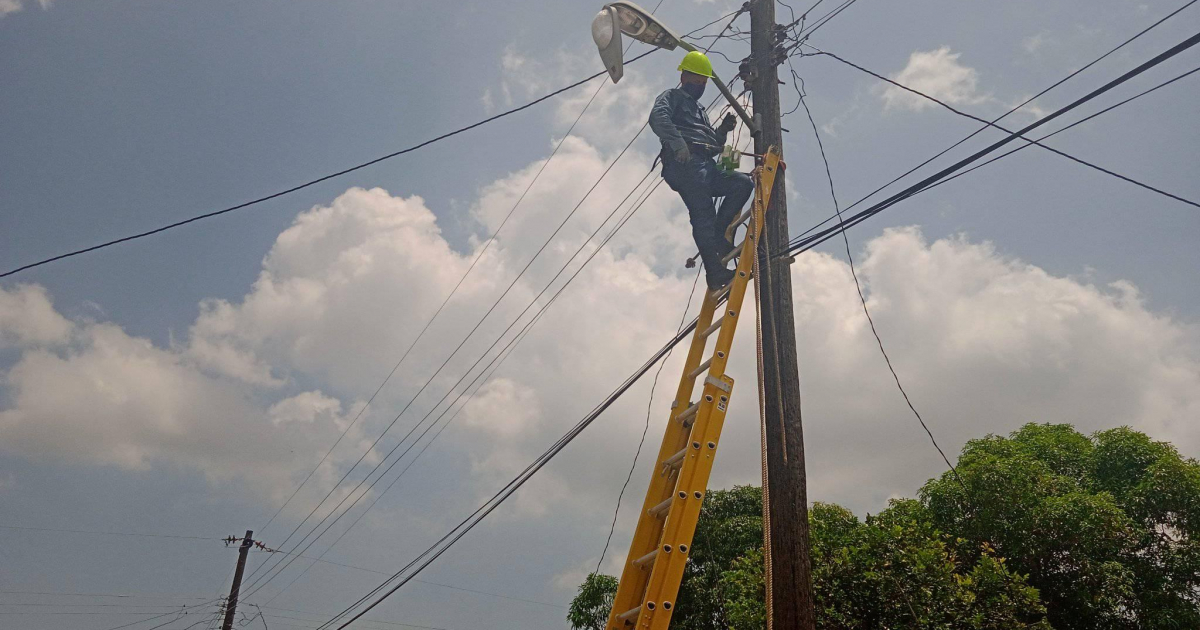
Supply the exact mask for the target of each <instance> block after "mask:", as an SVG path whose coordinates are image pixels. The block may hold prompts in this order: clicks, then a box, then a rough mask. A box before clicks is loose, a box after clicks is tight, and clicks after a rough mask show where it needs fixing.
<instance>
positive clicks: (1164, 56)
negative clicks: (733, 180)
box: [773, 33, 1200, 256]
mask: <svg viewBox="0 0 1200 630" xmlns="http://www.w3.org/2000/svg"><path fill="white" fill-rule="evenodd" d="M1197 43H1200V33H1197V34H1195V35H1192V36H1191V37H1189V38H1187V39H1185V40H1184V41H1182V42H1180V43H1178V44H1176V45H1175V46H1172V47H1171V48H1169V49H1167V50H1166V51H1164V52H1162V53H1159V54H1158V55H1156V56H1155V57H1153V58H1152V59H1150V60H1148V61H1145V62H1143V63H1142V64H1140V65H1138V66H1137V67H1135V68H1133V69H1132V70H1129V71H1127V72H1125V73H1124V74H1122V75H1121V76H1119V77H1117V78H1116V79H1113V80H1111V81H1109V82H1108V83H1105V84H1104V85H1102V86H1100V87H1099V88H1096V89H1095V90H1092V91H1091V92H1089V93H1087V94H1086V95H1084V96H1082V97H1080V98H1078V99H1076V100H1075V101H1073V102H1071V103H1070V104H1069V105H1066V106H1064V107H1062V108H1060V109H1058V110H1055V111H1054V112H1052V113H1051V114H1049V115H1047V116H1045V117H1044V118H1041V119H1039V120H1037V121H1034V122H1033V123H1030V124H1029V125H1026V126H1025V127H1023V128H1021V129H1020V130H1019V131H1017V132H1014V133H1012V134H1009V135H1008V136H1007V137H1005V138H1002V139H1000V140H998V141H996V142H995V143H993V144H991V145H988V146H987V147H985V148H983V149H980V150H979V151H976V152H975V153H973V154H971V155H970V156H968V157H966V158H963V159H962V160H959V161H958V162H955V163H954V164H952V165H951V166H948V167H946V168H944V169H942V170H940V171H938V172H937V173H935V174H933V175H930V176H929V177H926V178H925V179H923V180H921V181H920V182H918V183H916V184H914V185H912V186H909V187H908V188H906V189H904V190H902V191H901V192H899V193H896V194H894V195H892V196H891V197H888V198H887V199H885V200H883V201H882V202H879V203H877V204H875V205H873V206H871V207H869V208H867V209H866V210H862V211H860V212H858V213H857V214H855V215H854V216H852V217H850V219H849V220H848V221H846V222H844V223H842V222H839V225H838V226H835V227H833V228H827V229H825V230H822V231H820V232H817V233H815V234H812V235H810V236H807V237H805V238H802V239H800V240H798V241H793V242H792V244H790V245H789V246H788V247H787V248H785V249H784V250H783V251H781V252H777V253H775V254H773V255H776V256H786V255H788V254H791V253H793V252H798V251H800V250H802V249H803V250H806V249H808V248H809V245H810V244H815V243H817V242H818V241H823V240H825V239H827V238H829V237H830V235H832V234H836V232H837V230H839V229H843V228H844V227H853V226H854V225H856V224H858V223H861V222H862V221H864V220H866V219H867V218H870V217H871V216H874V215H875V214H878V213H879V212H882V211H883V210H885V209H887V208H889V207H891V206H892V205H895V204H896V203H899V202H900V201H903V200H905V199H907V198H908V197H911V196H913V195H914V194H917V193H919V192H920V191H921V190H923V189H925V188H928V187H930V185H931V184H934V183H935V182H937V181H939V180H942V179H945V178H946V177H948V176H949V175H952V174H953V173H954V172H956V171H959V170H961V169H962V168H963V167H965V166H968V165H970V164H971V163H972V162H975V161H977V160H978V159H979V158H981V157H983V156H985V155H987V154H989V153H991V152H993V151H995V150H996V149H999V148H1000V147H1002V146H1004V145H1006V144H1008V143H1009V142H1012V141H1013V140H1016V139H1017V138H1018V137H1019V136H1023V135H1025V134H1027V133H1028V132H1030V131H1032V130H1033V129H1036V128H1038V127H1040V126H1042V125H1044V124H1046V123H1048V122H1050V121H1052V120H1054V119H1056V118H1058V117H1059V116H1062V115H1063V114H1066V113H1067V112H1069V111H1071V110H1073V109H1075V108H1076V107H1079V106H1080V105H1083V104H1084V103H1087V102H1089V101H1091V100H1092V99H1094V98H1096V97H1098V96H1100V95H1101V94H1104V93H1106V92H1108V91H1109V90H1111V89H1113V88H1115V87H1117V86H1119V85H1121V84H1123V83H1125V82H1126V81H1128V80H1130V79H1132V78H1134V77H1136V76H1138V75H1140V74H1142V73H1143V72H1146V71H1147V70H1149V69H1151V68H1153V67H1155V66H1157V65H1159V64H1161V63H1163V62H1164V61H1167V60H1168V59H1171V58H1172V57H1174V56H1176V55H1178V54H1180V53H1182V52H1184V51H1186V50H1188V49H1189V48H1191V47H1193V46H1195V45H1196V44H1197ZM810 231H811V230H810Z"/></svg>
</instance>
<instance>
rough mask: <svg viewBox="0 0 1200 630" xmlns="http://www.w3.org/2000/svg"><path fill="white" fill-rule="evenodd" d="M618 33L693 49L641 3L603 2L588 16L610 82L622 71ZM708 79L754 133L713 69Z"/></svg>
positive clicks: (657, 44)
mask: <svg viewBox="0 0 1200 630" xmlns="http://www.w3.org/2000/svg"><path fill="white" fill-rule="evenodd" d="M622 33H624V34H626V35H628V36H630V37H632V38H634V39H636V40H638V41H640V42H645V43H647V44H650V45H651V46H654V47H657V48H663V49H666V50H675V48H677V47H678V48H682V49H684V50H687V51H689V52H692V51H696V50H697V49H696V47H695V46H693V45H691V44H689V43H687V42H685V41H683V38H681V37H680V36H678V35H676V34H675V33H674V32H673V31H672V30H671V29H669V28H667V26H666V25H665V24H663V23H662V22H659V21H658V19H657V18H655V17H654V14H652V13H650V12H649V11H647V10H645V9H643V8H642V7H639V6H638V5H636V4H634V3H632V2H627V1H626V0H618V1H617V2H612V3H609V4H606V5H604V8H603V9H601V10H600V13H597V14H596V17H595V18H594V19H593V20H592V40H593V41H595V42H596V47H597V48H598V49H599V50H600V60H601V61H603V62H604V68H605V69H606V70H608V76H609V77H611V78H612V81H613V83H616V82H618V81H620V80H621V77H622V76H623V75H624V67H625V61H624V53H625V51H624V49H623V48H622V45H621V34H622ZM712 80H713V83H714V84H715V85H716V86H717V89H718V90H720V91H721V95H722V96H724V97H725V100H727V101H729V104H730V105H732V106H733V110H734V111H735V112H737V115H738V117H739V118H741V119H742V122H743V123H745V124H746V127H748V128H749V129H750V132H751V133H753V134H757V133H758V126H757V125H755V124H754V121H753V120H752V119H751V118H750V115H749V114H747V113H746V110H745V109H744V108H743V107H742V104H741V103H739V102H738V101H737V99H736V98H734V96H733V94H732V93H730V91H729V88H728V87H727V86H726V85H725V83H724V82H722V81H721V80H720V79H718V78H717V75H716V73H715V72H714V73H713V77H712Z"/></svg>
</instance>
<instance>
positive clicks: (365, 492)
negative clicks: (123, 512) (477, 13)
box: [247, 8, 744, 599]
mask: <svg viewBox="0 0 1200 630" xmlns="http://www.w3.org/2000/svg"><path fill="white" fill-rule="evenodd" d="M743 10H744V8H743V9H739V10H738V11H735V12H733V13H732V14H729V15H728V16H724V17H729V16H732V19H731V20H730V22H729V24H727V25H726V27H725V29H723V30H722V32H721V34H724V33H725V31H726V30H728V29H729V28H730V27H731V26H732V24H733V21H734V20H736V19H737V17H738V16H739V15H740V14H741V13H742V11H743ZM702 28H703V27H702ZM697 30H698V29H697ZM693 32H695V31H693ZM721 34H719V35H721ZM715 43H716V41H714V42H713V44H715ZM710 48H711V45H710ZM593 98H594V96H593ZM714 102H715V101H714ZM580 116H582V112H581V114H580ZM645 128H646V125H643V126H642V128H641V129H640V130H639V131H638V134H637V135H635V136H634V138H633V139H631V140H630V142H629V143H628V144H627V145H626V146H625V148H624V149H622V151H621V153H620V154H618V155H617V157H616V158H615V159H614V160H613V162H612V163H611V164H610V165H609V167H608V169H606V170H605V171H604V173H603V174H601V176H600V178H599V179H598V180H597V181H596V183H595V184H593V186H592V188H591V189H589V191H588V192H587V194H585V196H584V199H581V200H580V202H579V204H577V205H576V207H575V208H574V209H573V210H572V212H571V214H569V215H568V216H567V218H566V219H564V221H563V223H562V224H560V225H559V228H558V229H557V230H555V232H554V233H553V234H551V235H550V237H549V238H548V239H547V241H546V243H544V244H543V246H542V248H541V249H539V250H538V252H537V253H535V255H534V259H536V258H537V256H538V255H540V254H541V252H542V251H543V250H544V249H545V247H546V246H547V245H548V244H549V242H550V241H551V240H552V239H553V238H554V237H555V236H556V235H557V234H558V231H559V230H561V228H562V227H563V225H565V224H566V222H567V220H569V219H570V217H571V215H573V214H574V212H575V211H576V210H578V209H579V206H580V205H582V203H583V202H584V200H586V199H587V197H588V196H590V194H591V193H592V191H594V190H595V188H596V186H598V185H599V183H600V181H601V180H603V179H604V177H605V175H607V174H608V172H609V170H611V169H612V167H613V166H615V164H616V162H617V161H618V160H620V159H621V157H622V156H623V155H624V153H625V152H626V151H627V150H628V149H629V147H630V146H632V144H633V143H634V142H635V141H636V140H637V138H638V137H639V136H640V134H641V133H642V132H643V131H644V130H645ZM643 179H644V178H643ZM635 188H636V187H635ZM626 198H627V199H628V196H627V197H626ZM619 207H620V204H618V208H619ZM615 211H616V209H614V212H615ZM610 217H611V214H610ZM601 225H603V223H602V224H601ZM597 229H599V228H597ZM593 236H594V233H593ZM589 240H590V238H589ZM587 242H588V241H585V242H584V245H581V249H580V250H579V251H582V247H583V246H585V245H586V243H587ZM577 254H578V252H577V253H576V255H577ZM573 258H574V256H572V258H570V259H568V261H567V264H569V263H570V261H571V260H573ZM589 260H590V258H589ZM532 263H533V260H530V262H529V264H528V265H526V267H525V269H523V270H522V272H521V274H519V275H518V276H517V278H516V279H514V280H513V283H512V284H510V285H509V287H508V289H506V290H505V292H504V294H502V295H501V296H500V298H498V299H497V301H496V303H495V304H493V306H492V309H489V311H488V312H487V313H485V315H484V317H483V318H481V319H480V321H479V323H478V324H476V327H475V328H474V329H472V331H471V332H470V333H468V335H467V338H464V340H463V342H462V343H460V344H459V347H458V348H456V350H455V352H454V353H452V354H451V356H450V357H448V358H447V359H446V361H445V362H444V363H443V364H442V366H441V367H439V369H438V371H437V372H435V373H434V375H433V376H431V377H430V379H429V380H428V381H426V383H425V385H423V386H422V388H421V390H418V392H417V393H416V394H414V396H413V398H412V399H410V401H409V403H408V404H406V405H405V407H404V409H402V410H401V412H400V414H398V415H397V417H396V419H394V420H393V421H392V423H391V424H390V425H389V426H388V429H385V431H384V433H385V434H386V433H387V431H388V430H390V428H391V426H392V425H394V424H395V422H396V421H397V420H399V417H400V415H403V413H404V412H405V411H406V410H407V409H408V406H409V405H411V404H412V401H413V400H415V399H416V397H417V396H419V395H420V393H421V392H422V391H423V390H424V388H425V386H427V385H428V384H429V383H430V382H432V380H433V378H435V377H436V376H437V374H438V373H440V371H441V369H442V368H444V367H445V366H446V364H447V363H448V362H449V361H450V359H452V358H453V356H454V355H455V354H456V353H457V351H458V349H461V347H462V345H463V344H465V343H466V341H467V339H469V338H470V336H471V335H472V334H473V333H474V332H475V331H476V330H477V329H478V327H479V325H481V324H482V322H483V321H484V319H486V318H487V316H488V315H489V314H490V313H491V312H492V310H493V309H494V308H495V307H496V305H498V304H499V302H500V300H502V299H503V298H504V297H505V295H507V293H508V291H509V290H511V289H512V287H513V286H514V285H515V284H516V282H517V280H519V279H520V277H521V276H522V275H523V274H524V273H525V271H526V270H528V268H529V265H532ZM585 264H586V263H585ZM565 268H566V265H564V266H563V268H562V269H560V271H559V274H561V273H562V271H563V270H565ZM559 274H556V275H555V277H554V279H552V280H551V284H552V283H553V281H554V280H555V279H557V278H558V275H559ZM549 286H550V284H547V285H546V288H544V289H543V291H542V292H543V293H544V292H545V290H546V289H548V288H549ZM541 295H542V294H541V293H539V296H538V297H537V298H534V302H536V300H537V299H538V298H540V296H541ZM534 302H531V303H530V305H529V306H527V307H526V310H525V311H523V312H522V314H521V315H518V317H517V318H516V319H514V320H513V322H512V323H511V324H510V325H509V328H508V329H506V330H505V332H504V333H501V335H500V337H498V338H497V339H496V341H495V342H493V344H492V346H491V347H489V349H488V350H485V351H484V353H483V355H481V356H480V358H479V359H477V360H476V362H475V363H474V364H473V365H472V366H471V367H470V368H468V369H467V371H466V372H465V373H464V375H463V377H462V378H460V379H459V382H458V383H456V384H455V385H454V386H452V387H451V388H450V389H449V390H448V391H447V393H446V395H444V396H443V398H442V400H441V401H439V402H438V403H437V404H435V405H434V406H433V408H431V410H430V412H429V413H428V414H426V416H425V418H422V419H421V420H420V421H418V423H417V424H415V425H414V426H413V428H412V429H410V430H409V432H408V434H406V435H405V436H404V437H403V438H401V440H400V442H398V443H397V444H396V446H395V447H393V449H392V450H391V451H390V452H389V453H388V454H387V455H385V456H384V458H383V459H382V460H380V462H379V463H378V464H377V465H376V466H375V468H374V469H373V470H372V471H371V472H369V473H368V474H367V476H366V477H364V478H363V480H362V481H360V482H359V484H358V486H356V487H355V488H354V490H351V492H350V493H349V494H347V495H346V496H344V497H343V499H342V501H341V502H339V504H338V505H337V506H335V507H334V509H333V510H332V511H330V512H329V514H327V515H326V517H325V518H324V519H322V520H321V522H319V523H318V524H317V525H316V526H314V528H313V529H312V530H310V531H309V532H308V534H306V535H305V536H304V537H302V538H301V540H300V542H299V543H297V545H296V547H293V551H295V549H296V548H298V547H299V545H300V544H303V541H304V540H305V539H306V538H307V537H308V536H310V535H311V534H312V532H314V531H316V529H317V528H319V527H321V525H322V524H323V523H324V522H325V521H326V520H327V519H328V518H329V516H331V515H332V514H333V513H335V512H336V511H337V510H338V509H339V508H340V507H341V505H343V504H344V503H345V501H346V500H347V499H348V498H349V497H351V496H353V495H354V494H355V493H356V492H357V491H358V490H359V489H360V488H361V487H362V485H363V483H365V482H366V481H367V479H369V478H370V477H371V475H373V474H374V473H375V472H376V471H377V470H378V469H379V467H380V466H382V464H383V463H384V462H386V461H387V460H388V459H389V458H390V457H391V455H392V454H393V453H394V452H395V451H396V450H397V449H398V448H399V447H400V446H401V445H402V444H404V442H405V441H406V440H407V438H408V437H410V436H411V435H412V433H413V432H414V431H415V430H416V429H417V428H418V427H419V426H420V425H421V424H422V423H424V420H425V419H427V418H428V417H429V415H431V414H432V413H433V412H434V411H436V409H437V407H438V406H440V405H441V403H442V402H444V401H445V399H446V397H447V396H449V395H450V394H451V393H453V391H454V389H455V388H456V387H457V386H458V384H461V382H462V380H463V379H465V378H466V376H468V375H469V374H470V372H471V370H473V369H474V367H475V366H477V365H478V363H479V361H481V360H482V359H483V357H484V356H486V355H487V353H488V352H490V351H491V349H492V348H494V347H495V344H496V343H498V342H499V341H500V339H502V338H503V336H504V335H505V334H507V332H508V330H510V329H511V327H512V326H513V325H515V324H516V322H517V321H519V320H520V318H521V317H522V316H523V315H524V314H525V312H527V311H528V309H529V308H530V307H532V305H533V303H534ZM485 369H486V368H485ZM469 387H470V386H468V388H469ZM465 391H466V390H464V392H465ZM476 391H477V390H476ZM472 395H473V394H472ZM461 396H462V394H460V398H461ZM456 402H457V401H456ZM454 404H455V403H451V405H450V407H447V411H448V410H449V409H450V408H452V407H453V405H454ZM444 413H446V412H443V414H444ZM439 419H440V418H439ZM436 423H437V420H435V421H434V423H433V424H430V425H429V426H428V427H427V428H426V429H425V431H424V432H422V434H421V435H420V436H418V437H417V439H416V440H415V441H413V442H412V443H411V444H410V445H409V447H408V448H407V449H406V450H405V452H404V453H402V454H401V455H400V456H399V457H397V458H396V459H395V460H393V462H392V464H391V465H389V467H388V468H387V469H386V470H385V471H384V472H383V473H382V474H381V475H380V476H379V477H377V478H376V480H375V481H374V482H371V483H370V485H368V487H367V489H366V490H364V491H363V492H362V493H361V494H359V495H358V497H357V498H356V499H355V500H354V501H353V502H352V503H351V505H350V506H349V507H348V508H346V509H345V510H344V511H342V513H341V514H340V515H339V516H337V517H336V518H335V519H334V520H333V522H331V523H330V524H329V525H328V526H326V527H325V529H324V530H322V532H321V533H319V534H317V536H316V537H315V538H313V539H312V541H311V542H309V543H308V545H307V546H306V547H305V550H307V549H308V548H309V547H311V546H312V544H314V543H315V542H316V540H317V539H319V538H320V537H321V536H322V535H324V533H325V532H327V531H328V530H329V528H330V527H332V526H333V525H334V524H336V523H337V521H338V520H340V519H341V518H342V517H343V516H345V514H347V513H348V512H349V511H350V510H351V509H353V507H354V506H355V505H356V504H357V503H358V501H360V500H361V499H362V497H364V496H365V495H366V494H367V493H368V492H369V491H370V489H371V488H373V487H374V485H375V484H376V483H378V482H379V481H380V480H382V478H383V477H384V476H385V475H386V474H387V473H388V471H390V470H391V468H392V467H394V466H395V465H396V463H398V462H399V461H400V460H401V459H403V457H404V456H405V454H407V453H408V452H409V450H411V448H412V447H413V446H414V445H415V444H416V443H417V442H419V440H420V439H421V437H422V436H424V435H425V433H427V432H428V431H429V430H430V429H431V428H432V427H433V426H435V424H436ZM439 434H440V431H439ZM380 438H382V435H381V436H380ZM434 439H436V436H435V438H434ZM431 442H432V440H431ZM376 443H378V439H377V440H376ZM426 446H428V444H427V445H426ZM371 448H374V444H372V446H371ZM370 450H371V449H370V448H369V449H367V451H365V452H364V457H365V453H367V452H370ZM422 452H423V450H422ZM418 457H419V455H418ZM359 461H362V458H361V457H360V459H359ZM356 465H357V462H356ZM409 465H411V462H410V464H409ZM352 470H353V467H352V468H351V471H352ZM404 470H405V471H406V470H407V467H406V468H405V469H404ZM349 474H350V471H348V472H347V473H346V475H344V476H343V480H344V479H345V478H346V476H348V475H349ZM401 475H403V471H402V472H401ZM398 479H399V476H398V477H397V478H396V479H393V481H392V482H391V483H390V484H389V486H388V488H390V487H391V485H393V484H394V483H395V482H396V481H397V480H398ZM340 483H341V481H339V483H338V484H337V485H335V486H334V489H336V488H337V487H338V485H340ZM332 493H333V489H331V490H330V492H329V493H327V495H326V498H328V496H330V495H331V494H332ZM385 493H386V490H385ZM323 502H324V500H323V501H322V503H323ZM377 502H378V499H376V500H375V502H373V503H372V504H371V506H369V507H368V508H367V510H364V512H363V513H361V514H360V515H359V517H358V518H357V519H356V520H355V521H354V523H353V524H351V526H350V527H349V528H347V529H346V530H344V531H343V532H342V534H341V535H340V536H339V537H338V540H341V537H342V536H344V535H345V534H346V533H347V532H349V530H350V529H351V528H353V527H354V525H355V524H357V523H358V521H359V520H361V518H362V516H363V515H365V513H366V511H369V510H370V509H371V508H372V507H373V506H374V505H375V504H376V503H377ZM320 505H321V504H318V506H317V507H315V508H314V509H313V511H312V512H310V514H309V516H310V517H311V515H312V514H313V513H315V512H316V510H317V509H319V508H320ZM306 520H307V518H306ZM301 526H303V521H302V522H301V524H300V525H298V526H297V528H296V530H298V529H299V527H301ZM296 530H293V532H292V534H294V533H295V531H296ZM290 538H291V535H289V539H290ZM286 542H287V540H285V541H284V544H286ZM334 544H335V545H336V544H337V543H336V541H335V543H334ZM279 546H282V544H281V545H279ZM329 549H332V545H331V546H330V547H329V548H327V549H326V550H325V552H328V551H329ZM325 552H322V554H321V555H322V556H323V555H324V553H325ZM301 553H302V552H301ZM295 560H296V557H293V558H291V559H289V560H288V561H287V563H286V564H284V566H283V567H281V568H279V569H278V570H276V569H275V567H277V566H279V565H280V563H279V562H277V563H276V564H275V565H274V566H273V567H272V568H271V569H269V570H268V574H269V573H271V572H272V571H274V575H272V576H271V577H270V578H267V580H266V581H264V582H262V583H261V584H259V581H261V580H262V577H261V576H259V577H258V578H257V579H256V580H254V581H253V582H251V585H250V587H248V589H247V590H248V591H249V593H250V594H253V593H256V592H258V591H259V590H261V588H262V587H263V586H265V585H266V583H267V582H269V581H270V580H271V579H273V578H274V577H275V576H278V575H279V574H280V573H281V572H282V571H283V570H285V569H286V568H287V566H288V565H290V564H291V563H293V562H294V561H295ZM264 565H265V562H264ZM264 565H260V568H261V567H262V566H264ZM311 566H312V565H311V564H310V565H309V568H311ZM307 570H308V568H306V569H305V570H304V572H307ZM255 572H257V571H255ZM301 575H303V572H302V573H301ZM297 579H299V576H297V578H295V579H293V581H292V583H295V581H296V580H297ZM256 584H257V586H255V585H256ZM289 586H290V584H289ZM250 588H253V590H249V589H250ZM286 588H287V587H285V589H284V590H286ZM280 592H282V591H280ZM247 596H249V595H247ZM277 596H278V594H276V597H277ZM272 599H273V598H272Z"/></svg>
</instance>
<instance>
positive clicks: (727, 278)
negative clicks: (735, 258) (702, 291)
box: [705, 267, 735, 291]
mask: <svg viewBox="0 0 1200 630" xmlns="http://www.w3.org/2000/svg"><path fill="white" fill-rule="evenodd" d="M734 275H735V272H734V271H732V270H730V269H725V268H724V267H722V268H719V269H713V270H711V271H709V272H708V273H707V274H706V275H705V280H706V281H707V282H708V289H709V290H710V291H716V290H717V289H720V288H721V287H724V286H725V285H727V284H729V283H730V282H732V281H733V277H734Z"/></svg>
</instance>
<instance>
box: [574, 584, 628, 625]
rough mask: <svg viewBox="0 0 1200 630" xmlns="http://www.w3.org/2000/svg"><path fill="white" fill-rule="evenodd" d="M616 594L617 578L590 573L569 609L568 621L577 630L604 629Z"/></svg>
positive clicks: (580, 586)
mask: <svg viewBox="0 0 1200 630" xmlns="http://www.w3.org/2000/svg"><path fill="white" fill-rule="evenodd" d="M616 594H617V578H615V577H613V576H611V575H600V574H597V573H589V574H588V576H587V579H585V580H584V581H583V584H580V585H579V594H578V595H576V596H575V599H573V600H572V601H571V607H570V608H569V609H567V621H569V622H570V623H571V627H572V628H575V630H604V624H605V623H607V622H608V612H609V611H610V610H611V609H612V603H613V596H614V595H616Z"/></svg>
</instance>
